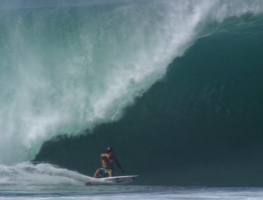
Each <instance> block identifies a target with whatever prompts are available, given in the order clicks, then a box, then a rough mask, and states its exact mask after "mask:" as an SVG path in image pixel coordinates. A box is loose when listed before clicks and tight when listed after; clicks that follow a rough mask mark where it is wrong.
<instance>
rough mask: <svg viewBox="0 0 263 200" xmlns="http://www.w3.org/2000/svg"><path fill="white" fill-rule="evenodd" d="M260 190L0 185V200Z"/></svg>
mask: <svg viewBox="0 0 263 200" xmlns="http://www.w3.org/2000/svg"><path fill="white" fill-rule="evenodd" d="M262 196H263V189H262V188H179V187H159V186H136V185H132V186H99V187H98V186H91V187H85V186H83V187H80V186H78V187H76V186H73V187H72V186H62V187H47V186H45V187H41V186H29V187H23V186H13V187H10V186H4V187H1V189H0V199H19V200H20V199H21V200H24V199H98V200H100V199H124V198H125V199H127V200H130V199H142V200H143V199H144V200H146V199H178V200H179V199H180V200H184V199H185V200H188V199H193V200H195V199H196V200H208V199H219V200H221V199H222V200H230V199H239V200H245V199H262Z"/></svg>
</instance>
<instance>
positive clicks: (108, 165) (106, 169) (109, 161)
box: [94, 147, 124, 178]
mask: <svg viewBox="0 0 263 200" xmlns="http://www.w3.org/2000/svg"><path fill="white" fill-rule="evenodd" d="M106 152H107V153H104V154H101V155H100V157H101V163H102V168H100V169H97V171H96V172H95V174H94V178H98V176H99V175H100V176H104V177H107V176H109V177H112V176H113V173H114V167H113V164H114V163H116V165H117V166H118V167H119V168H120V170H121V171H122V172H123V173H124V170H123V169H122V167H121V165H120V163H119V161H118V159H117V157H116V156H115V155H114V149H113V148H112V147H108V148H107V149H106Z"/></svg>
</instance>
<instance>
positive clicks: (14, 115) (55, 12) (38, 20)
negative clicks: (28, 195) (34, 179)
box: [0, 1, 263, 169]
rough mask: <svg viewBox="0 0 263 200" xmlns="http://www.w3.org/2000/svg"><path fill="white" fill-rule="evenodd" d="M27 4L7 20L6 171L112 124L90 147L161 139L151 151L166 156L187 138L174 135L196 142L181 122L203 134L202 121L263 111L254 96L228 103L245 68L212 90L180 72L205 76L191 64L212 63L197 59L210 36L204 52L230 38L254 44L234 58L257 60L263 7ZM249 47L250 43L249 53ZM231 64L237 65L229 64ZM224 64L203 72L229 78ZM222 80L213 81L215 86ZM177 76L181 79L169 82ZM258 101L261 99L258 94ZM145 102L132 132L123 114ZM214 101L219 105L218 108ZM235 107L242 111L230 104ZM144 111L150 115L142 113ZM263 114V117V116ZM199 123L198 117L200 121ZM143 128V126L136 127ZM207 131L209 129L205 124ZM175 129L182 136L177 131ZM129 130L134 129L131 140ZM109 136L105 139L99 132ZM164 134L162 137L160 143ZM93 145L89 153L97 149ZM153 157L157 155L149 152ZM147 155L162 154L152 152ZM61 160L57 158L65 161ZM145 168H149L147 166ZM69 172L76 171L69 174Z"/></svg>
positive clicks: (3, 49)
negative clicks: (250, 55) (249, 54)
mask: <svg viewBox="0 0 263 200" xmlns="http://www.w3.org/2000/svg"><path fill="white" fill-rule="evenodd" d="M21 2H22V4H20V6H21V5H27V6H24V7H23V8H21V9H20V8H18V7H19V6H18V5H17V6H16V5H13V6H10V5H8V6H5V7H4V8H5V9H1V10H0V11H1V12H0V27H1V32H0V36H1V37H0V43H1V46H0V71H1V73H0V80H1V85H0V92H1V95H0V107H1V113H0V134H1V140H0V150H1V152H4V153H2V154H1V155H0V162H1V163H5V164H12V163H19V162H21V161H26V160H31V159H33V158H34V157H35V155H36V154H37V153H38V152H39V150H40V148H41V146H42V144H43V143H44V142H45V141H48V140H50V139H51V138H54V137H56V136H59V135H67V136H69V137H72V136H79V135H80V134H81V133H84V132H85V131H84V130H94V128H95V127H98V125H100V124H105V123H109V124H108V125H102V126H99V127H98V128H97V129H95V130H94V135H92V136H87V138H90V137H91V138H95V139H96V140H95V139H94V140H95V141H94V144H93V143H92V144H90V145H89V147H87V148H95V147H102V145H103V144H105V145H106V146H108V145H107V143H108V140H110V141H112V142H113V143H114V144H115V142H114V141H115V140H116V141H121V144H122V145H124V144H125V145H126V144H127V143H130V141H133V142H132V143H131V144H136V145H138V144H137V143H136V141H137V140H140V138H138V137H139V136H142V137H143V138H144V139H147V140H151V139H149V138H155V139H156V140H153V141H152V142H148V145H150V144H151V145H154V146H156V145H157V147H159V148H160V149H166V150H165V151H164V152H166V151H168V150H169V151H170V150H171V149H169V148H168V146H169V145H168V146H167V148H166V147H165V146H166V145H165V142H168V141H166V140H169V142H171V141H172V140H171V137H176V138H177V136H176V135H175V133H174V132H177V134H178V133H180V134H181V136H182V137H183V138H185V139H186V138H189V137H191V134H190V132H185V130H184V129H182V130H181V131H180V129H179V130H178V129H177V131H175V130H176V129H174V128H175V127H174V125H176V127H177V126H178V123H179V121H180V120H186V121H187V120H189V119H191V120H192V121H191V123H190V121H189V123H187V124H191V125H192V128H193V127H195V126H194V125H193V124H195V123H197V122H199V120H200V119H202V118H199V117H200V116H199V114H200V113H202V114H203V115H204V116H205V118H206V119H207V120H210V118H211V119H214V118H213V117H214V116H217V117H219V118H220V117H222V113H224V114H225V115H226V116H232V115H233V114H232V113H233V112H234V111H233V109H232V107H235V106H236V107H235V108H236V109H237V110H238V109H239V108H240V107H239V106H238V105H242V106H244V105H250V106H252V107H253V106H255V105H258V104H257V103H255V102H254V104H253V103H252V104H251V103H250V102H249V103H248V102H247V101H248V100H247V99H246V97H245V96H244V97H243V99H242V98H241V99H239V98H238V99H236V100H237V102H236V101H235V102H232V101H230V100H229V96H227V95H228V94H226V96H227V97H225V96H224V95H223V96H220V95H221V93H220V91H225V88H230V90H228V91H229V93H230V94H229V95H230V96H231V95H234V94H236V95H237V96H238V95H239V93H237V92H234V91H236V90H234V88H235V87H236V83H235V82H234V83H232V82H228V83H226V85H225V84H224V83H221V82H220V81H219V80H221V79H222V78H223V79H224V80H225V79H226V81H227V80H228V79H227V78H228V77H231V76H234V75H233V74H236V73H237V72H236V73H232V75H231V73H230V72H232V71H231V70H234V69H236V70H238V71H239V70H240V69H243V68H244V67H242V66H241V67H236V68H233V66H231V67H232V68H228V69H227V71H228V72H229V73H223V72H222V71H221V74H220V73H219V75H218V74H217V76H218V77H219V78H218V79H216V78H211V79H209V80H207V79H206V78H207V77H206V76H203V79H202V76H201V78H200V79H198V78H197V77H195V78H192V80H189V82H187V81H186V80H187V79H189V76H188V73H190V72H187V71H182V72H180V71H179V72H177V70H179V69H181V70H186V69H188V70H190V71H191V73H193V74H198V73H200V70H201V68H200V66H199V65H197V64H196V63H195V62H196V61H195V60H194V59H193V58H192V57H191V56H190V57H189V55H199V56H200V57H199V59H200V60H202V59H204V58H203V55H200V53H199V51H196V52H195V50H194V49H195V48H197V49H198V44H200V42H198V43H195V41H196V40H198V39H199V38H202V37H203V36H205V35H211V36H210V37H205V38H204V39H200V41H204V44H203V43H202V42H201V46H203V48H202V47H199V48H201V50H203V49H204V48H208V49H209V47H210V48H212V47H214V46H220V44H221V42H222V41H223V39H221V38H224V37H226V36H228V37H229V38H226V39H225V41H223V44H225V45H227V44H235V43H233V40H234V39H236V38H242V37H245V38H246V40H244V41H243V39H242V42H240V41H241V39H240V40H239V43H238V45H239V47H240V48H239V49H235V50H233V49H232V51H230V52H229V53H230V55H231V54H233V53H234V52H239V51H240V52H242V51H244V52H247V51H248V52H251V51H250V50H248V49H247V47H246V45H248V44H250V40H251V41H254V40H255V41H256V40H257V39H259V38H260V35H257V33H258V31H259V30H261V29H260V23H258V21H257V20H258V19H261V18H260V13H261V12H262V10H263V6H262V3H261V1H242V3H241V2H240V1H231V2H228V1H209V2H208V1H198V2H197V1H175V2H171V1H156V2H152V3H147V2H146V1H144V2H143V1H137V2H129V1H125V2H124V3H116V2H114V1H112V2H109V3H107V4H105V3H101V4H100V5H92V4H89V5H87V6H81V7H79V6H77V7H70V6H69V5H68V4H63V5H62V4H61V5H60V4H59V3H57V2H56V5H48V6H49V7H43V6H46V5H41V6H38V2H37V1H20V3H21ZM6 5H7V4H6ZM11 8H12V9H11ZM246 17H247V18H248V19H247V18H246ZM258 27H259V28H258ZM243 29H244V30H243ZM232 32H233V33H232ZM243 32H244V33H243ZM230 33H231V34H232V35H231V34H230ZM217 35H219V36H218V37H219V39H217V38H216V39H214V38H213V37H216V36H217ZM212 36H213V37H212ZM210 38H212V39H213V40H210ZM220 40H222V41H220ZM198 41H199V40H198ZM213 41H214V42H213ZM245 41H248V42H247V44H245ZM206 42H207V44H205V43H206ZM257 42H259V41H257ZM257 42H256V44H257ZM192 45H193V47H192V50H191V51H192V52H195V53H194V54H193V53H192V54H190V52H191V51H190V50H189V52H185V51H186V50H187V49H188V48H189V47H190V46H192ZM221 45H222V44H221ZM258 48H260V47H258ZM237 50H238V51H237ZM253 50H254V48H253ZM255 51H256V50H255ZM201 52H202V51H201ZM208 53H209V52H208ZM183 54H185V56H184V57H183V58H181V59H179V61H180V60H182V63H187V62H189V66H190V67H192V68H186V67H181V68H180V67H178V62H179V61H178V60H176V59H175V58H178V57H180V56H182V55H183ZM253 55H254V54H253ZM211 57H212V58H215V60H216V58H218V59H219V58H221V55H218V54H217V53H215V55H214V54H212V55H210V58H211ZM232 57H233V56H232ZM243 57H244V56H242V58H243ZM244 58H245V57H244ZM244 58H243V59H244ZM174 59H175V60H174ZM238 59H240V57H239V58H238ZM258 59H259V58H258ZM173 60H174V61H173ZM226 60H228V59H227V58H226V59H225V60H223V61H220V62H225V61H226ZM236 60H237V58H236ZM234 61H235V59H234ZM234 61H233V63H234ZM210 62H212V59H211V61H210ZM170 63H172V64H171V65H170V68H169V71H168V77H167V80H166V79H165V80H164V81H163V82H162V83H158V84H159V86H158V84H157V85H155V86H154V87H153V88H152V89H151V90H150V91H149V92H147V95H146V94H145V95H143V94H144V93H145V92H146V91H148V89H149V88H150V87H151V86H152V85H153V84H155V83H156V82H157V81H158V80H161V79H162V78H163V77H164V76H165V74H166V72H167V67H168V66H169V64H170ZM216 64H217V63H213V64H211V63H210V64H209V67H208V64H204V67H203V69H202V70H204V71H206V70H207V73H209V72H210V71H213V70H215V71H216V70H219V69H220V68H218V67H215V66H216ZM173 66H174V67H173ZM193 66H194V67H193ZM256 69H258V68H256ZM173 70H174V71H173ZM247 70H252V69H250V68H248V69H247ZM241 71H242V70H241ZM244 71H245V70H244ZM244 71H242V72H244ZM249 72H250V71H249ZM180 73H181V75H180V77H178V74H180ZM244 73H245V72H244ZM251 73H252V72H251ZM170 74H171V75H170ZM212 75H213V74H212ZM212 75H211V77H215V75H214V76H212ZM246 75H249V73H248V74H246ZM170 76H171V77H173V78H171V79H169V77H170ZM233 78H236V77H235V76H234V77H233ZM195 79H197V80H195ZM241 79H242V78H241ZM169 80H173V81H175V82H173V81H171V82H169ZM205 80H207V84H206V86H205V87H204V88H202V87H200V88H199V87H198V84H199V83H200V84H201V85H202V83H201V82H202V81H205ZM215 80H218V82H220V83H218V85H216V86H214V85H213V84H212V83H210V82H209V81H215ZM254 80H256V79H254ZM238 83H239V82H238ZM162 84H164V85H165V86H163V87H164V88H162V89H156V87H157V88H158V87H161V86H160V85H162ZM220 84H221V85H220ZM227 84H229V85H227ZM244 84H249V82H248V83H244ZM183 85H184V87H182V86H183ZM219 85H220V87H219ZM165 88H167V91H166V89H165ZM177 88H181V90H185V92H182V93H181V94H180V92H179V91H180V89H178V90H177ZM183 88H185V89H183ZM256 88H259V86H257V87H256ZM168 89H169V90H168ZM154 91H155V92H156V91H158V92H157V93H155V92H154ZM253 91H254V90H253ZM244 92H245V91H244ZM247 92H250V90H248V91H247ZM226 93H227V92H226ZM159 94H160V95H159ZM224 94H225V93H224ZM152 95H153V96H152ZM169 95H171V96H169ZM202 95H203V96H202ZM253 95H255V96H256V95H257V94H256V93H255V94H254V93H253ZM157 96H158V98H157ZM138 97H141V98H140V99H139V100H138V101H136V104H135V105H134V106H135V108H134V110H133V107H132V108H129V109H128V111H127V114H126V115H127V117H125V118H123V120H124V121H125V119H126V120H127V119H129V120H130V121H129V120H128V121H126V122H125V124H122V123H123V121H118V120H119V119H120V118H121V117H122V114H123V109H124V108H126V107H127V106H128V105H132V104H134V100H135V99H136V98H138ZM224 97H225V99H224ZM147 98H149V99H148V100H147ZM202 98H204V99H205V100H206V101H207V102H206V103H208V102H209V104H206V103H202V102H205V101H202ZM213 98H214V99H216V98H218V102H217V101H216V100H214V99H213ZM171 99H172V100H171ZM146 100H147V101H146ZM166 100H167V101H168V100H171V102H170V103H169V102H166ZM228 100H229V101H230V102H232V103H230V104H228ZM140 102H146V103H147V104H145V103H140ZM194 102H195V103H194ZM162 103H163V104H162ZM180 103H182V105H180ZM220 103H221V104H220ZM258 103H259V100H258ZM195 104H197V105H196V106H195ZM201 104H202V106H204V107H202V106H201ZM203 104H204V105H203ZM232 104H233V105H232ZM243 104H244V105H243ZM162 105H163V106H162ZM217 105H219V106H217ZM140 106H142V107H140ZM198 106H199V107H198ZM231 106H232V107H231ZM242 106H241V110H240V109H239V111H236V110H235V109H234V110H235V112H237V113H238V112H240V113H245V111H244V110H245V109H242ZM139 107H140V109H141V110H140V109H139V110H138V108H139ZM196 107H197V108H196ZM244 107H246V106H244ZM203 108H204V109H203ZM215 108H216V112H215V110H214V109H215ZM253 108H254V107H253ZM257 109H259V110H258V111H260V107H257ZM135 111H136V113H134V112H135ZM139 111H140V112H139ZM169 112H171V113H169ZM129 113H130V114H129ZM138 113H140V114H138ZM159 113H160V114H159ZM166 113H168V114H167V115H166ZM217 113H219V114H217ZM240 113H239V114H240ZM248 113H249V114H248ZM248 113H245V114H243V115H242V116H245V117H244V119H246V118H249V117H251V116H250V115H252V116H253V114H252V113H253V112H248ZM203 115H202V116H203ZM210 115H211V116H213V117H211V116H210ZM237 115H238V114H237ZM255 115H256V114H255ZM128 116H129V117H130V118H129V117H128ZM195 117H198V120H197V119H196V118H195ZM230 118H231V117H230ZM138 119H141V120H140V121H137V122H136V120H138ZM220 119H221V118H220ZM222 119H228V118H227V117H226V118H222ZM231 119H232V118H231ZM147 120H148V121H147ZM174 120H175V121H174ZM178 120H179V121H178ZM215 120H216V118H215ZM116 121H118V123H117V122H116ZM223 121H224V120H223ZM201 122H202V123H204V121H203V120H201ZM201 122H200V123H201ZM216 122H218V121H217V120H216ZM116 123H117V124H116ZM133 123H135V124H134V127H144V128H142V129H140V130H136V129H135V130H136V131H135V130H133V128H132V127H130V124H133ZM142 123H143V124H142ZM163 123H164V124H163ZM213 123H215V121H213ZM118 124H119V125H118ZM121 124H122V125H123V127H122V128H121V127H120V126H121ZM153 124H155V125H156V126H157V125H158V124H159V125H160V127H163V129H161V130H162V131H161V132H162V134H163V133H164V132H165V133H166V134H168V133H169V137H164V138H166V139H164V138H163V137H162V138H163V140H165V141H162V140H161V139H160V138H161V134H160V131H158V132H156V131H157V130H158V129H156V131H153V129H152V128H154V126H153ZM179 124H180V123H179ZM198 124H199V123H198ZM128 125H129V126H128ZM146 125H148V126H147V127H146ZM169 125H173V126H171V127H169ZM107 126H110V127H111V126H112V127H113V128H112V129H111V131H108V130H105V129H103V127H107ZM188 126H189V125H188ZM229 126H230V125H229ZM114 127H118V130H122V131H121V132H123V133H119V134H117V132H119V131H113V132H114V133H112V130H114ZM125 127H129V128H127V130H126V128H125ZM230 127H231V126H230ZM188 128H189V129H190V127H188ZM100 129H101V130H103V133H102V132H100V131H99V130H100ZM132 130H133V131H132ZM146 130H147V131H146ZM152 131H153V132H152ZM171 131H172V132H173V134H172V132H171ZM97 132H98V133H97ZM104 132H105V133H104ZM124 132H125V133H124ZM134 132H135V133H134ZM154 132H155V134H152V135H151V133H154ZM104 134H105V135H104ZM115 134H116V135H115ZM214 134H215V133H214ZM149 136H150V137H149ZM181 136H180V137H181ZM178 137H179V136H178ZM209 137H212V135H211V136H209ZM193 138H195V137H193ZM97 139H99V141H97ZM75 140H76V139H69V141H67V142H69V143H70V144H71V143H72V144H75ZM87 140H88V143H90V142H89V141H92V140H90V139H87ZM158 140H159V141H160V142H159V143H158V144H156V143H154V141H158ZM170 140H171V141H170ZM208 140H209V139H208ZM100 141H102V142H101V143H100ZM125 141H126V142H125ZM67 142H66V143H67ZM63 144H64V141H60V143H59V144H58V148H60V147H61V146H63ZM142 144H145V143H140V146H141V145H142ZM180 144H181V143H180ZM182 144H183V143H182ZM122 145H120V146H122ZM177 145H179V144H177V143H176V142H174V143H172V144H170V146H169V147H171V148H172V147H173V148H179V147H180V145H179V146H177ZM115 146H116V145H115ZM117 146H118V145H117ZM142 147H144V145H142V146H141V148H142ZM157 147H154V148H157ZM197 147H198V146H196V148H197ZM67 148H69V147H67ZM103 148H104V147H103ZM145 148H146V149H147V148H150V146H148V147H147V145H146V146H145ZM173 148H172V149H173ZM43 149H44V150H43V151H42V152H44V154H45V155H47V157H49V159H50V155H49V153H50V152H51V149H52V148H51V147H50V150H48V149H46V150H45V146H44V147H43ZM139 149H140V148H139ZM99 150H101V149H99ZM99 150H98V151H99ZM141 150H142V149H141ZM190 150H191V149H189V150H188V151H190ZM67 151H68V150H67V149H64V150H59V152H60V154H63V152H64V153H65V155H66V152H67ZM79 151H80V150H79ZM81 151H82V150H81ZM147 152H148V153H149V154H151V153H152V152H151V150H147ZM164 152H159V153H157V155H159V157H161V155H163V154H164ZM200 152H202V151H200ZM72 155H73V153H72ZM142 155H143V154H142ZM168 155H170V154H167V156H164V157H162V159H163V160H162V161H163V162H164V161H165V160H166V159H172V158H171V157H169V156H168ZM39 158H41V159H42V160H47V159H46V158H44V156H43V155H42V154H39V156H38V159H39ZM53 158H56V156H55V154H54V156H53ZM63 158H64V157H63V156H61V158H58V157H57V158H56V159H54V160H52V159H50V161H52V162H54V163H59V164H63V162H64V161H63ZM82 158H83V157H82ZM41 159H39V160H41ZM145 161H147V159H146V157H145ZM148 161H149V160H148ZM71 163H72V161H71ZM164 163H165V162H164ZM67 164H68V163H67ZM89 166H92V164H90V165H89ZM143 166H144V165H143ZM145 166H146V165H145ZM68 167H73V168H74V167H76V166H75V164H69V165H68ZM77 168H79V167H77ZM134 169H136V168H134Z"/></svg>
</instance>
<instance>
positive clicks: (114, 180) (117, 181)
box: [86, 175, 138, 185]
mask: <svg viewBox="0 0 263 200" xmlns="http://www.w3.org/2000/svg"><path fill="white" fill-rule="evenodd" d="M137 177H138V175H130V176H114V177H106V178H92V179H91V180H90V181H88V182H87V184H86V185H125V184H129V183H132V182H133V181H135V179H136V178H137Z"/></svg>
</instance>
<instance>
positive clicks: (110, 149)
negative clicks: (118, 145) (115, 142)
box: [106, 147, 114, 152]
mask: <svg viewBox="0 0 263 200" xmlns="http://www.w3.org/2000/svg"><path fill="white" fill-rule="evenodd" d="M112 150H114V149H113V148H112V147H108V148H107V149H106V151H107V152H111V151H112Z"/></svg>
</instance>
